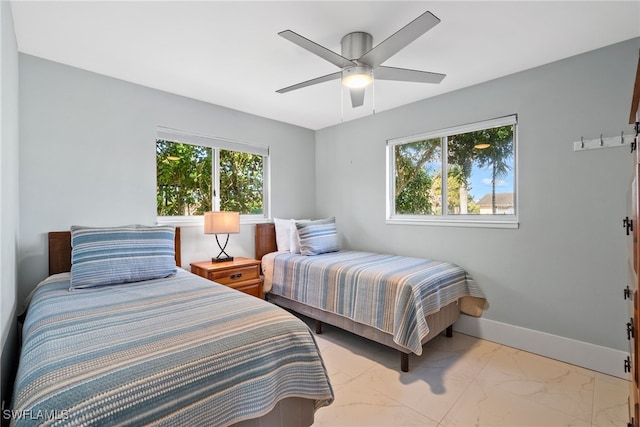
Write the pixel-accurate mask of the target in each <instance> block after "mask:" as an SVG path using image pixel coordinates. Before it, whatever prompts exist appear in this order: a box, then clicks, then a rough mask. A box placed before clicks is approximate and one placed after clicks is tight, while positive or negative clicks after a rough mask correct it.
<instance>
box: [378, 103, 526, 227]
mask: <svg viewBox="0 0 640 427" xmlns="http://www.w3.org/2000/svg"><path fill="white" fill-rule="evenodd" d="M509 125H513V126H514V131H513V158H514V160H513V164H514V166H513V168H514V171H513V179H514V185H513V188H514V195H513V198H514V200H513V204H514V209H515V213H514V214H505V215H452V214H451V215H450V214H448V213H447V214H445V213H444V212H443V214H442V215H398V214H396V213H395V200H396V196H395V150H394V147H395V146H396V145H402V144H407V143H410V142H414V141H420V140H425V139H434V138H439V139H440V140H441V144H442V145H441V149H442V156H441V157H442V176H447V170H448V164H447V160H448V159H447V157H448V156H447V154H446V153H448V147H447V140H448V137H449V136H451V135H458V134H462V133H468V132H475V131H479V130H484V129H491V128H496V127H501V126H509ZM517 133H518V116H517V115H516V114H513V115H509V116H504V117H499V118H496V119H490V120H484V121H481V122H475V123H469V124H465V125H461V126H454V127H449V128H444V129H438V130H434V131H429V132H425V133H420V134H417V135H411V136H406V137H401V138H395V139H390V140H387V156H386V158H387V162H386V163H387V167H386V174H387V176H386V194H387V200H386V223H387V224H401V225H436V226H454V227H485V228H518V226H519V222H518V221H519V220H518V215H519V212H520V209H519V207H518V200H519V199H520V197H519V191H518V169H519V168H518V144H517V141H518V136H517ZM442 181H443V183H444V182H446V181H445V180H444V179H443V180H442ZM446 201H447V189H446V186H445V185H443V191H442V206H443V209H445V210H446V206H447V202H446Z"/></svg>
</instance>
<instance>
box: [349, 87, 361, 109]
mask: <svg viewBox="0 0 640 427" xmlns="http://www.w3.org/2000/svg"><path fill="white" fill-rule="evenodd" d="M349 95H351V106H352V107H353V108H356V107H360V106H362V105H363V104H364V88H363V87H361V88H358V89H349Z"/></svg>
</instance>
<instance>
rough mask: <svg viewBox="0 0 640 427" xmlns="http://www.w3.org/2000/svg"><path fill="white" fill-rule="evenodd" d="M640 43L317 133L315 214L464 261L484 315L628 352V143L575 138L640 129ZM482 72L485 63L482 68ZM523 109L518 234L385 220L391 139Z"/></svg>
mask: <svg viewBox="0 0 640 427" xmlns="http://www.w3.org/2000/svg"><path fill="white" fill-rule="evenodd" d="M639 47H640V40H639V39H635V40H630V41H627V42H624V43H621V44H617V45H613V46H610V47H606V48H604V49H600V50H597V51H593V52H590V53H586V54H583V55H580V56H576V57H572V58H569V59H566V60H563V61H559V62H556V63H552V64H548V65H545V66H542V67H539V68H536V69H532V70H529V71H526V72H522V73H518V74H515V75H511V76H507V77H504V78H500V79H497V80H494V81H490V82H487V83H484V84H480V85H477V86H474V87H470V88H466V89H463V90H460V91H457V92H454V93H450V94H446V95H442V96H439V97H436V98H432V99H427V100H424V101H421V102H418V103H415V104H412V105H408V106H405V107H402V108H398V109H395V110H391V111H388V112H384V113H378V114H376V115H375V116H370V117H367V118H365V119H361V120H358V121H354V122H348V123H344V124H341V125H337V126H334V127H330V128H326V129H323V130H320V131H317V132H316V206H317V215H318V216H320V217H324V216H331V215H335V216H336V218H337V223H338V227H339V231H340V233H341V235H342V237H343V244H344V246H346V247H349V248H353V249H367V250H374V251H383V252H393V253H398V254H405V255H412V256H425V257H432V258H437V259H444V260H450V261H454V262H457V263H459V264H460V265H462V266H463V267H465V268H466V269H468V271H470V273H471V274H472V275H473V277H474V278H475V279H476V280H477V282H478V283H479V284H480V286H481V287H482V289H483V290H484V291H485V293H486V295H487V297H488V300H489V303H490V308H489V309H488V310H487V311H486V312H485V314H484V317H485V318H488V319H491V320H495V321H498V322H503V323H506V324H510V325H516V326H521V327H525V328H529V329H533V330H537V331H541V332H547V333H550V334H555V335H559V336H562V337H567V338H572V339H576V340H579V341H584V342H588V343H592V344H596V345H600V346H604V347H608V348H613V349H619V350H625V349H627V342H626V338H625V334H624V330H623V329H624V324H625V322H627V321H628V317H627V313H626V304H625V303H624V302H623V300H622V289H623V288H624V287H625V285H626V283H627V282H626V280H627V246H626V245H627V243H628V239H627V238H626V237H625V235H624V233H623V229H622V218H623V217H624V216H625V215H626V209H627V188H628V185H629V183H630V178H631V170H632V158H631V155H630V154H629V151H628V149H626V148H610V149H601V150H593V151H588V152H574V151H573V145H572V142H573V141H576V140H580V137H581V136H584V138H585V140H588V139H593V138H599V137H600V134H601V133H602V134H604V135H605V137H607V136H615V135H620V132H621V131H623V130H624V131H625V134H631V133H633V128H632V127H631V125H628V124H627V118H628V117H629V108H630V104H631V93H632V89H633V82H634V76H635V70H636V65H637V60H638V48H639ZM475 66H479V65H478V64H476V65H475ZM514 113H515V114H518V120H519V128H518V157H519V158H518V162H519V170H518V179H519V193H518V196H519V198H520V205H519V207H520V211H519V216H520V228H519V229H489V228H460V227H437V226H403V225H387V224H385V143H386V140H388V139H392V138H397V137H402V136H408V135H413V134H417V133H421V132H425V131H430V130H437V129H442V128H446V127H450V126H455V125H461V124H466V123H471V122H476V121H481V120H486V119H492V118H496V117H501V116H505V115H509V114H514Z"/></svg>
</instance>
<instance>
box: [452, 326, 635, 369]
mask: <svg viewBox="0 0 640 427" xmlns="http://www.w3.org/2000/svg"><path fill="white" fill-rule="evenodd" d="M453 329H454V330H455V331H458V332H460V333H463V334H466V335H471V336H474V337H477V338H482V339H485V340H488V341H493V342H496V343H498V344H503V345H506V346H509V347H513V348H517V349H519V350H524V351H528V352H530V353H535V354H539V355H541V356H545V357H550V358H552V359H556V360H560V361H562V362H566V363H570V364H572V365H577V366H581V367H583V368H587V369H591V370H593V371H598V372H602V373H604V374H607V375H613V376H615V377H619V378H623V379H625V380H629V379H630V375H629V374H628V373H625V372H624V361H625V360H626V358H627V356H629V353H628V352H625V351H620V350H614V349H611V348H607V347H602V346H599V345H595V344H590V343H587V342H584V341H577V340H574V339H571V338H564V337H561V336H558V335H552V334H548V333H546V332H540V331H535V330H533V329H527V328H522V327H520V326H513V325H508V324H506V323H501V322H496V321H495V320H489V319H484V318H481V317H471V316H465V315H463V316H460V320H458V321H457V322H456V323H455V324H454V326H453Z"/></svg>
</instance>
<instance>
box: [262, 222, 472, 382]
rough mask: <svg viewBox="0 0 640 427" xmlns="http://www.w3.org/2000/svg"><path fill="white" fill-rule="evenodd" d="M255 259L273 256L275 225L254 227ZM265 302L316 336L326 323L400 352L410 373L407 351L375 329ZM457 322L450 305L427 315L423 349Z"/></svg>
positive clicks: (279, 300)
mask: <svg viewBox="0 0 640 427" xmlns="http://www.w3.org/2000/svg"><path fill="white" fill-rule="evenodd" d="M255 240H256V255H255V256H256V259H259V260H261V259H262V257H263V256H265V255H266V254H268V253H271V252H276V251H277V245H276V230H275V224H273V223H264V224H256V234H255ZM265 297H266V299H267V300H268V301H270V302H272V303H274V304H276V305H279V306H281V307H284V308H287V309H290V310H292V311H295V312H297V313H300V314H303V315H305V316H308V317H310V318H312V319H314V320H315V329H316V333H317V334H321V333H322V322H324V323H328V324H330V325H333V326H337V327H338V328H341V329H344V330H346V331H349V332H352V333H354V334H356V335H360V336H362V337H365V338H368V339H370V340H372V341H375V342H378V343H380V344H383V345H386V346H387V347H391V348H394V349H396V350H398V351H399V352H400V369H401V370H402V371H403V372H408V371H409V353H410V351H409V350H407V349H406V348H404V347H400V346H399V345H398V344H396V343H395V342H394V341H393V336H392V335H391V334H388V333H386V332H382V331H380V330H378V329H376V328H373V327H371V326H369V325H365V324H363V323H358V322H355V321H353V320H351V319H348V318H346V317H344V316H341V315H339V314H335V313H331V312H328V311H325V310H321V309H318V308H315V307H310V306H308V305H305V304H302V303H299V302H297V301H293V300H291V299H289V298H285V297H283V296H280V295H274V294H271V293H267V294H266V295H265ZM459 318H460V304H458V303H457V302H453V303H451V304H449V305H447V306H445V307H443V308H441V309H440V311H438V312H437V313H433V314H430V315H428V316H427V317H426V319H427V324H428V325H429V334H428V335H427V336H426V337H424V339H422V344H423V345H424V344H425V343H426V342H427V341H430V340H431V339H432V338H435V337H436V336H438V335H440V334H441V333H442V332H443V331H444V332H445V333H446V336H447V337H452V336H453V324H454V323H455V322H456V321H457V320H458V319H459Z"/></svg>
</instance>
